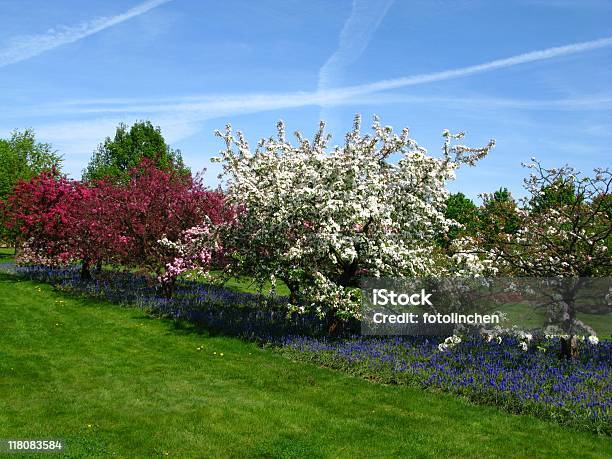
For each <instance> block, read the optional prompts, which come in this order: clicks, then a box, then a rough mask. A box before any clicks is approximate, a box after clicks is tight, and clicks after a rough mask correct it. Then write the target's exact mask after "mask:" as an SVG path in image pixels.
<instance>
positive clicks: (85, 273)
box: [81, 260, 91, 280]
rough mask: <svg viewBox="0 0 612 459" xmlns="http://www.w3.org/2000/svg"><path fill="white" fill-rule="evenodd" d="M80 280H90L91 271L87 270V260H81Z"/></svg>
mask: <svg viewBox="0 0 612 459" xmlns="http://www.w3.org/2000/svg"><path fill="white" fill-rule="evenodd" d="M81 279H83V280H89V279H91V271H90V270H89V260H83V263H82V264H81Z"/></svg>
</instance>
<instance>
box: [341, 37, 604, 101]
mask: <svg viewBox="0 0 612 459" xmlns="http://www.w3.org/2000/svg"><path fill="white" fill-rule="evenodd" d="M610 46H612V37H605V38H600V39H598V40H591V41H583V42H579V43H573V44H571V45H565V46H557V47H554V48H546V49H542V50H538V51H531V52H529V53H524V54H518V55H516V56H512V57H507V58H504V59H496V60H492V61H489V62H485V63H483V64H478V65H471V66H468V67H460V68H457V69H451V70H443V71H441V72H433V73H422V74H418V75H411V76H406V77H401V78H393V79H388V80H381V81H377V82H375V83H367V84H362V85H355V86H350V87H344V88H342V91H343V92H345V93H347V94H351V93H354V94H364V93H373V92H378V91H386V90H389V89H397V88H403V87H406V86H413V85H418V84H425V83H433V82H436V81H444V80H451V79H455V78H461V77H465V76H470V75H476V74H479V73H484V72H490V71H492V70H499V69H503V68H508V67H514V66H516V65H521V64H527V63H530V62H538V61H545V60H549V59H553V58H555V57H562V56H569V55H571V54H578V53H584V52H586V51H593V50H596V49H600V48H607V47H610Z"/></svg>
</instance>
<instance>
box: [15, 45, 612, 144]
mask: <svg viewBox="0 0 612 459" xmlns="http://www.w3.org/2000/svg"><path fill="white" fill-rule="evenodd" d="M611 45H612V37H609V38H603V39H600V40H593V41H588V42H582V43H576V44H572V45H567V46H561V47H556V48H548V49H544V50H539V51H533V52H530V53H526V54H520V55H517V56H513V57H509V58H505V59H499V60H495V61H490V62H487V63H483V64H479V65H474V66H470V67H463V68H459V69H453V70H446V71H443V72H438V73H430V74H422V75H413V76H406V77H403V78H397V79H391V80H383V81H378V82H374V83H369V84H364V85H355V86H344V87H337V88H330V89H326V90H316V91H301V92H287V93H257V94H226V95H211V94H208V95H206V94H205V95H192V96H182V97H167V98H161V99H157V100H151V99H137V98H129V99H92V100H79V101H72V102H70V101H68V102H63V103H61V104H57V105H53V106H47V107H41V106H37V107H36V108H35V112H32V113H30V115H31V114H36V115H37V116H39V117H42V118H44V117H55V116H57V115H67V116H70V117H74V118H77V117H78V118H79V121H69V120H65V121H61V122H50V123H45V124H42V125H38V126H36V129H37V133H39V134H40V136H41V138H43V139H45V140H46V141H50V142H52V143H53V144H54V145H55V146H56V147H58V148H60V149H61V151H63V152H64V153H69V154H74V153H80V154H82V155H83V154H89V152H90V151H91V150H92V149H93V147H95V145H96V144H97V143H98V142H99V141H100V140H101V139H102V138H104V136H106V135H110V134H112V132H113V130H114V127H115V126H116V125H117V123H119V122H120V121H133V120H135V119H141V118H148V119H151V120H152V121H153V122H155V123H156V124H159V125H162V126H163V127H164V133H165V134H166V135H167V136H168V138H169V141H170V142H176V141H179V140H182V139H184V138H186V137H189V136H190V135H192V134H195V133H196V132H198V130H199V129H200V126H201V125H202V122H204V121H207V120H211V119H216V118H223V117H229V116H236V115H243V114H253V113H259V112H263V111H269V110H281V109H288V108H298V107H305V106H320V107H329V106H338V105H351V106H364V105H380V104H392V103H414V104H419V103H424V104H432V103H433V104H438V105H440V106H452V107H459V108H463V109H464V110H472V109H479V110H480V109H518V110H610V109H612V95H610V94H599V95H594V96H590V97H583V98H567V99H556V100H546V99H541V100H532V99H530V100H527V99H515V98H488V97H482V96H478V97H444V96H437V95H436V96H428V95H424V96H414V95H406V94H396V93H391V92H389V91H390V90H393V89H399V88H402V87H404V86H411V85H418V84H426V83H432V82H436V81H441V80H447V79H451V78H459V77H463V76H469V75H473V74H477V73H482V72H486V71H493V70H499V69H503V68H507V67H511V66H515V65H520V64H524V63H527V62H536V61H543V60H547V59H552V58H554V57H558V56H565V55H570V54H577V53H581V52H587V51H590V50H594V49H599V48H604V47H609V46H611ZM19 112H20V114H21V115H22V116H23V115H27V114H28V113H27V109H26V110H25V111H24V110H20V111H19ZM14 114H16V115H19V113H17V112H14ZM83 117H87V119H83ZM39 119H40V118H39Z"/></svg>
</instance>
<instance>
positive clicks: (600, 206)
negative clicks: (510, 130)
mask: <svg viewBox="0 0 612 459" xmlns="http://www.w3.org/2000/svg"><path fill="white" fill-rule="evenodd" d="M524 166H525V167H528V168H530V169H532V170H533V173H531V174H530V175H529V176H528V177H527V178H526V179H525V189H526V190H527V192H528V194H529V195H528V197H527V198H525V199H524V200H523V205H522V208H521V209H519V210H518V211H517V216H518V219H517V222H516V224H517V227H518V229H517V230H516V231H515V232H513V233H507V232H502V231H500V232H494V231H480V233H479V234H478V236H477V237H476V238H474V239H471V240H463V241H461V243H462V244H463V246H462V250H460V251H459V253H460V254H462V256H472V257H475V256H477V255H478V256H479V257H480V258H481V259H483V258H484V259H487V260H489V261H490V263H492V265H493V266H495V267H496V269H498V270H499V272H500V273H501V274H506V275H511V276H520V277H530V278H537V279H539V280H537V283H538V285H539V287H538V289H539V290H542V291H544V290H548V292H549V293H550V302H549V303H546V304H547V305H548V306H549V311H548V312H549V316H548V317H549V321H550V323H551V324H553V323H554V324H555V325H556V326H558V327H560V328H561V329H562V330H563V332H564V333H565V334H567V335H569V338H568V340H567V342H565V343H564V349H565V351H566V353H567V354H568V355H569V354H572V353H574V352H575V350H576V346H575V339H574V338H573V336H574V335H575V334H576V333H577V332H584V331H586V332H587V333H589V334H594V331H593V329H592V328H590V327H589V326H587V325H586V324H584V323H582V322H581V321H580V320H578V318H577V317H576V313H577V312H578V308H577V304H576V300H577V298H578V297H579V296H580V295H584V294H585V292H587V293H588V292H589V289H590V290H592V289H593V285H595V283H597V284H598V285H602V284H601V282H600V281H597V280H595V279H593V278H602V277H608V278H609V276H610V275H611V274H612V259H611V257H610V249H611V245H612V195H611V194H610V193H611V191H612V189H611V187H612V173H611V172H610V171H609V170H608V169H596V170H595V171H594V175H593V176H591V177H589V176H584V175H582V174H581V173H580V172H578V171H576V170H575V169H573V168H571V167H569V166H565V167H562V168H553V169H546V168H544V167H543V166H542V164H541V163H540V162H538V161H537V160H536V159H535V158H532V162H531V163H529V164H525V165H524ZM497 226H499V227H501V226H503V225H497ZM599 289H600V290H601V288H599ZM606 301H607V300H606ZM604 306H607V310H608V311H609V310H610V308H609V305H603V306H602V307H604Z"/></svg>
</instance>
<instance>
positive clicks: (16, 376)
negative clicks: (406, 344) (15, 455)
mask: <svg viewBox="0 0 612 459" xmlns="http://www.w3.org/2000/svg"><path fill="white" fill-rule="evenodd" d="M0 312H1V313H2V321H1V322H0V438H3V439H9V438H59V439H63V440H64V441H65V443H66V448H67V449H66V451H67V452H68V453H69V455H71V456H73V457H96V456H98V457H99V456H108V455H116V456H119V457H130V458H135V457H151V456H162V457H163V456H172V457H211V456H212V457H351V458H354V457H397V456H418V457H496V456H497V457H510V456H514V457H560V456H565V457H572V456H578V457H602V458H603V457H611V455H612V445H611V443H612V442H610V439H609V438H602V437H597V436H595V435H592V434H589V433H584V432H575V431H572V430H569V429H566V428H562V427H560V426H558V425H554V424H550V423H547V422H544V421H540V420H538V419H535V418H531V417H527V416H514V415H510V414H506V413H504V412H501V411H499V410H497V409H495V408H488V407H477V406H473V405H470V404H468V403H466V402H464V401H462V400H458V399H456V398H454V397H452V396H450V395H443V394H441V395H438V394H432V393H428V392H423V391H419V390H417V389H411V388H407V387H398V386H383V385H378V384H374V383H370V382H368V381H364V380H361V379H357V378H352V377H349V376H346V375H343V374H341V373H338V372H334V371H331V370H326V369H321V368H317V367H314V366H312V365H309V364H305V363H295V362H292V361H290V360H287V359H286V358H284V357H282V356H281V355H279V354H278V353H276V352H275V351H273V350H271V349H261V348H259V347H257V346H256V345H255V344H252V343H247V342H243V341H240V340H237V339H232V338H226V337H212V336H207V335H202V334H198V333H196V332H195V331H194V330H193V329H192V328H190V327H188V326H182V327H178V326H176V325H175V324H174V323H173V322H170V321H165V320H156V319H151V318H149V317H147V316H145V315H144V314H143V313H141V312H140V311H138V310H135V309H129V308H122V307H119V306H115V305H111V304H108V303H105V302H100V301H93V300H90V299H83V298H79V297H71V296H67V295H65V294H61V293H58V292H55V291H54V290H53V289H52V288H51V287H50V286H48V285H44V284H35V283H32V282H28V281H19V280H17V279H16V278H14V277H11V276H9V275H6V274H2V275H0Z"/></svg>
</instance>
